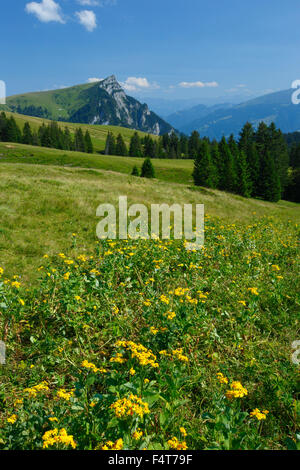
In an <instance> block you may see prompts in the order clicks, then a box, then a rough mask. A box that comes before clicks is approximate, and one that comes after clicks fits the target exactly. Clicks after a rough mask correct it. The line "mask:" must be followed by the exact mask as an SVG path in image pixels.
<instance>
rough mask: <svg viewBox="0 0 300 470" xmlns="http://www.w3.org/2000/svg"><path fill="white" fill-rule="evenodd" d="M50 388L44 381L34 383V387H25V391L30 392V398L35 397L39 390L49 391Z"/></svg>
mask: <svg viewBox="0 0 300 470" xmlns="http://www.w3.org/2000/svg"><path fill="white" fill-rule="evenodd" d="M48 390H49V387H48V384H47V382H46V381H43V382H41V383H40V384H37V385H34V387H29V388H25V389H24V393H28V394H29V397H30V398H35V397H36V396H37V394H38V392H47V391H48Z"/></svg>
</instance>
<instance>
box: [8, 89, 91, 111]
mask: <svg viewBox="0 0 300 470" xmlns="http://www.w3.org/2000/svg"><path fill="white" fill-rule="evenodd" d="M93 85H94V84H93V83H89V84H88V83H86V84H84V85H77V86H73V87H69V88H62V89H59V90H48V91H42V92H33V93H24V94H21V95H14V96H9V97H8V98H7V105H8V106H11V105H13V106H18V105H19V104H20V105H21V106H30V105H33V106H36V107H39V106H41V107H42V108H46V109H47V110H48V111H49V112H50V113H51V115H52V116H53V118H54V119H59V118H62V119H67V118H68V117H69V115H70V112H72V110H73V109H74V108H75V109H76V107H77V106H83V105H84V104H85V103H84V101H83V100H81V99H80V98H79V96H80V92H81V91H84V90H86V89H88V88H90V87H92V86H93Z"/></svg>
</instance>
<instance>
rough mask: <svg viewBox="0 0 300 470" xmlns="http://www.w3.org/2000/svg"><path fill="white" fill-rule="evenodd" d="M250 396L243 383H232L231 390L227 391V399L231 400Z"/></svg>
mask: <svg viewBox="0 0 300 470" xmlns="http://www.w3.org/2000/svg"><path fill="white" fill-rule="evenodd" d="M246 395H248V390H247V389H246V388H245V387H243V385H242V384H241V382H237V381H235V382H232V384H231V385H230V390H227V392H226V397H227V398H228V399H229V400H231V399H232V398H243V397H245V396H246Z"/></svg>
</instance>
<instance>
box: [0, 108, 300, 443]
mask: <svg viewBox="0 0 300 470" xmlns="http://www.w3.org/2000/svg"><path fill="white" fill-rule="evenodd" d="M26 118H27V117H26ZM31 119H35V118H31ZM97 132H98V131H97ZM99 132H100V130H99ZM100 140H101V139H100V138H99V142H100ZM136 163H138V164H139V166H141V164H142V161H141V160H138V159H129V158H122V157H105V156H100V155H87V154H79V153H75V152H64V151H63V152H62V151H59V150H51V149H44V148H37V147H28V146H24V145H23V146H22V145H17V144H3V143H1V144H0V175H1V178H0V267H1V268H0V339H1V340H2V341H4V342H5V344H6V349H7V361H6V364H5V365H2V366H0V449H27V450H30V449H43V448H44V449H85V450H94V449H95V450H120V449H135V450H140V449H149V450H151V449H155V450H159V449H165V450H169V449H177V450H186V449H190V450H197V449H201V450H202V449H225V450H229V449H244V450H246V449H296V448H297V446H298V448H299V445H300V444H299V434H297V432H298V431H297V425H298V422H299V421H298V420H299V412H300V405H299V388H297V387H298V385H297V383H298V382H297V381H298V378H299V370H298V367H297V366H296V365H295V364H293V363H292V361H291V355H292V349H291V344H292V343H293V341H295V340H297V339H298V338H299V304H300V302H299V300H300V299H299V282H298V279H299V234H300V226H299V215H300V211H299V205H297V204H293V203H288V202H285V201H280V202H279V203H278V204H273V203H268V202H264V201H258V200H253V199H249V200H248V199H243V198H242V197H239V196H234V195H230V194H227V193H222V192H220V191H217V190H208V189H204V188H197V189H195V188H194V187H192V184H191V171H192V163H191V162H190V161H180V160H175V161H174V160H154V162H153V163H154V166H155V170H156V174H157V179H155V180H144V179H142V178H136V177H133V176H130V172H131V170H132V167H133V165H134V164H136ZM119 195H127V196H128V202H129V204H132V203H141V202H142V203H144V204H146V205H147V206H149V205H150V204H152V203H162V202H166V203H168V204H171V203H175V202H176V203H204V204H205V212H206V223H205V237H206V240H205V246H204V249H203V250H202V251H200V252H187V251H186V249H185V246H184V242H181V241H172V240H169V241H168V240H167V241H146V240H140V241H133V240H126V241H122V242H121V241H109V240H107V241H99V240H97V239H96V233H95V231H96V225H97V222H98V219H97V218H96V208H97V206H98V205H99V204H100V203H103V202H110V203H114V204H117V202H118V197H119Z"/></svg>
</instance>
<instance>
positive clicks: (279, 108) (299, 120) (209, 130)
mask: <svg viewBox="0 0 300 470" xmlns="http://www.w3.org/2000/svg"><path fill="white" fill-rule="evenodd" d="M294 91H295V90H291V89H290V90H284V91H279V92H276V93H270V94H268V95H264V96H261V97H259V98H255V99H252V100H249V101H246V102H244V103H241V104H239V105H229V104H226V105H224V106H222V105H216V106H212V107H207V106H203V105H200V106H195V107H193V108H191V109H189V110H184V111H181V112H177V113H175V114H171V115H170V116H168V117H167V120H168V122H170V123H171V124H172V125H173V126H174V127H176V128H177V129H178V130H180V131H181V132H183V133H186V134H189V133H190V132H192V131H193V130H197V131H198V132H199V133H200V135H201V136H207V137H210V138H216V139H220V138H222V136H223V135H225V137H229V135H230V134H234V135H235V136H237V135H238V134H239V132H240V130H241V128H242V127H243V125H244V124H245V123H246V122H247V121H249V122H251V123H252V124H253V126H254V127H257V126H258V124H259V123H260V122H261V121H264V122H265V123H266V124H270V123H271V122H272V121H273V122H275V124H276V126H277V127H279V128H280V129H281V130H282V131H283V132H285V133H287V132H295V131H299V130H300V105H294V104H293V103H292V101H291V97H292V93H293V92H294Z"/></svg>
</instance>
